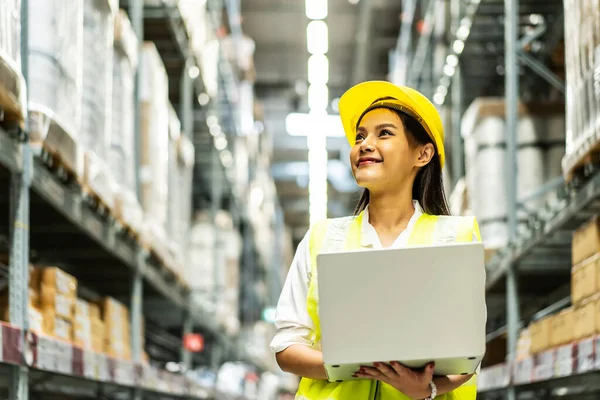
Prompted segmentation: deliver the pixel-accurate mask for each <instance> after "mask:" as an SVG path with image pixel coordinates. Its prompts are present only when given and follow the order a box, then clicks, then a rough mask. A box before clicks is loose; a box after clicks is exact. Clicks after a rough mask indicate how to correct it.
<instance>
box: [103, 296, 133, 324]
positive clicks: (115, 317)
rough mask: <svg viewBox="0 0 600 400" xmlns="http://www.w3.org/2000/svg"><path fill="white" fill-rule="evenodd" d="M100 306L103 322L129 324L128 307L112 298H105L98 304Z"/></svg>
mask: <svg viewBox="0 0 600 400" xmlns="http://www.w3.org/2000/svg"><path fill="white" fill-rule="evenodd" d="M98 306H99V307H100V312H101V314H102V315H101V317H102V320H103V321H104V322H105V323H108V322H110V321H114V322H119V321H124V322H129V310H128V309H127V307H126V306H125V305H124V304H122V303H120V302H118V301H117V300H115V299H113V298H112V297H104V298H103V299H101V300H100V301H99V302H98Z"/></svg>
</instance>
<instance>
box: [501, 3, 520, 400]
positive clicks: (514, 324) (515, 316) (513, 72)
mask: <svg viewBox="0 0 600 400" xmlns="http://www.w3.org/2000/svg"><path fill="white" fill-rule="evenodd" d="M504 13H505V18H504V41H505V43H504V47H505V57H504V59H505V63H506V66H505V85H506V99H505V102H506V134H507V137H506V149H507V151H506V153H507V170H506V183H507V186H506V192H507V194H508V210H507V211H508V226H509V235H510V236H509V238H510V243H511V244H514V243H515V239H516V236H517V174H518V168H517V119H518V107H519V104H518V102H519V65H518V60H517V51H518V49H517V45H518V16H519V2H518V0H504ZM509 256H510V255H509ZM519 314H520V310H519V292H518V287H517V275H516V271H515V265H514V263H511V264H510V265H509V267H508V270H507V272H506V318H507V322H508V323H507V325H508V347H507V352H508V354H507V362H508V364H509V365H512V363H513V360H514V357H515V352H516V349H517V340H518V335H519V332H518V330H519V320H520V315H519ZM507 398H508V400H514V399H515V398H516V394H515V388H514V386H513V385H510V386H509V388H508V391H507Z"/></svg>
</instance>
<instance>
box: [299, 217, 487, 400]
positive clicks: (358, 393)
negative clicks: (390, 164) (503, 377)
mask: <svg viewBox="0 0 600 400" xmlns="http://www.w3.org/2000/svg"><path fill="white" fill-rule="evenodd" d="M362 219H363V213H361V214H360V215H358V216H357V217H346V218H336V219H329V220H324V221H319V222H317V223H316V224H314V226H313V227H312V229H311V235H310V238H309V240H310V242H309V251H310V258H311V273H312V276H311V281H310V286H309V289H308V299H307V308H308V313H309V315H310V317H311V319H312V320H313V323H314V326H315V329H314V331H313V338H312V342H313V348H315V349H317V350H320V348H321V325H320V321H319V310H318V308H319V299H318V289H317V288H318V286H317V285H318V283H317V263H316V259H317V255H318V254H319V253H321V252H330V251H340V250H355V249H360V248H361V245H360V243H361V241H360V236H361V226H362ZM474 237H475V238H476V239H477V240H479V241H481V237H480V233H479V227H478V224H477V221H476V220H475V218H474V217H453V216H434V215H428V214H422V215H421V217H419V219H418V220H417V222H416V224H415V226H414V228H413V231H412V233H411V236H410V238H409V240H408V245H409V246H415V245H431V244H441V243H456V242H471V241H473V238H474ZM476 396H477V386H476V376H473V378H472V379H470V380H469V381H468V382H466V383H465V384H463V385H462V386H461V387H459V388H458V389H456V390H454V391H452V392H450V393H446V394H443V395H439V396H438V397H436V399H440V400H474V399H475V398H476ZM296 399H300V400H338V399H341V400H346V399H357V400H363V399H364V400H371V399H372V400H408V399H409V398H408V397H407V396H405V395H404V394H402V393H401V392H399V391H398V390H396V389H395V388H393V387H391V386H389V385H387V384H385V383H383V382H377V381H372V380H357V381H346V382H328V381H326V380H315V379H308V378H302V379H301V381H300V386H299V388H298V392H297V394H296Z"/></svg>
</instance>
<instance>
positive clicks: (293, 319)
mask: <svg viewBox="0 0 600 400" xmlns="http://www.w3.org/2000/svg"><path fill="white" fill-rule="evenodd" d="M413 205H414V208H415V212H414V214H413V216H412V217H411V218H410V220H409V222H408V225H407V226H406V229H405V230H404V231H402V232H401V233H400V234H399V235H398V237H397V238H396V240H395V241H394V243H393V244H392V246H391V247H392V248H400V247H405V246H406V245H407V244H408V238H409V237H410V235H411V233H412V231H413V228H414V226H415V223H416V222H417V220H418V219H419V217H420V216H421V214H423V209H422V208H421V206H420V204H419V202H418V201H416V200H415V201H413ZM310 232H311V231H310V229H309V231H308V232H307V233H306V235H305V236H304V238H303V239H302V241H301V242H300V244H299V245H298V248H297V250H296V254H295V256H294V259H293V261H292V265H291V266H290V270H289V272H288V275H287V278H286V280H285V284H284V285H283V290H282V291H281V295H280V297H279V302H278V303H277V311H276V315H275V328H276V330H277V332H276V333H275V336H274V338H273V340H272V342H271V350H272V351H273V352H275V353H279V352H281V351H283V350H285V349H287V348H288V347H290V346H292V345H294V344H302V345H306V346H311V345H312V341H311V336H312V335H311V333H312V331H313V330H314V324H313V321H312V319H311V318H310V315H309V314H308V310H307V308H306V301H307V297H308V288H309V285H310V278H311V259H310V253H309V238H310ZM473 236H474V237H473V240H474V241H477V240H478V238H477V237H476V235H475V234H474V235H473ZM361 247H362V248H369V249H381V248H382V247H383V246H382V245H381V241H380V239H379V236H378V234H377V231H375V228H374V227H373V225H371V224H370V223H369V208H368V207H367V208H366V209H365V212H364V214H363V220H362V227H361Z"/></svg>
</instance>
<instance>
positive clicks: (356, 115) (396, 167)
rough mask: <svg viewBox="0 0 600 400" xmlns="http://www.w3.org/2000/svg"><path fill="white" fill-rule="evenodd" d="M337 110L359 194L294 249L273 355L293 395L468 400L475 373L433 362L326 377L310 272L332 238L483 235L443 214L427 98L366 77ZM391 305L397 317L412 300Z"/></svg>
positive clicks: (346, 244)
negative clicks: (352, 209)
mask: <svg viewBox="0 0 600 400" xmlns="http://www.w3.org/2000/svg"><path fill="white" fill-rule="evenodd" d="M339 108H340V117H341V120H342V124H343V126H344V132H345V134H346V137H347V139H348V142H349V144H350V145H351V146H352V149H351V151H350V165H351V167H352V172H353V175H354V178H355V179H356V182H357V184H358V185H359V186H361V187H363V188H364V193H363V195H362V197H361V200H360V201H359V203H358V206H357V209H356V213H355V215H354V216H352V217H347V218H339V219H328V220H324V221H319V222H317V223H315V224H313V225H312V226H311V228H310V230H309V232H307V234H306V236H305V238H304V239H303V241H302V242H301V243H300V245H299V246H298V249H297V252H296V256H295V258H294V261H293V263H292V266H291V268H290V271H289V273H288V277H287V279H286V283H285V285H284V288H283V291H282V293H281V297H280V300H279V304H278V306H277V315H276V318H275V325H276V328H277V333H276V335H275V337H274V339H273V342H272V349H273V351H274V352H275V353H276V356H277V361H278V363H279V365H280V367H281V368H282V369H283V370H284V371H287V372H290V373H294V374H296V375H298V376H301V377H302V380H301V382H300V387H299V390H298V394H297V396H296V398H297V399H310V400H320V399H350V398H353V399H382V400H388V399H433V398H436V396H437V397H438V398H440V399H446V400H450V399H452V400H471V399H475V397H476V387H475V379H474V377H472V376H435V377H434V376H433V372H434V366H433V365H427V366H426V367H425V368H424V369H423V370H421V371H414V370H411V369H408V368H406V367H404V366H402V365H401V364H399V363H397V362H391V363H388V362H381V363H376V364H375V365H374V367H364V368H361V369H360V370H358V371H356V373H355V375H354V377H355V378H360V379H359V380H351V381H344V382H329V381H328V380H327V374H326V371H325V369H324V367H323V355H322V353H321V330H320V325H321V324H320V319H319V312H318V310H319V307H318V303H319V301H318V295H317V294H318V291H317V274H316V271H317V255H318V254H319V252H320V251H321V249H329V250H331V249H332V246H333V245H332V243H342V244H341V245H339V247H340V248H339V250H344V251H349V250H361V249H380V248H390V247H391V248H398V247H406V246H414V245H435V244H441V243H456V242H470V241H481V238H480V237H479V228H478V225H477V221H476V220H475V218H474V217H452V216H449V215H448V214H449V212H448V205H447V203H446V198H445V194H444V189H443V184H442V167H443V165H444V129H443V126H442V123H441V119H440V116H439V114H438V112H437V110H436V109H435V107H434V106H433V104H431V102H430V101H429V100H428V99H427V98H425V97H424V96H423V95H422V94H420V93H419V92H417V91H415V90H413V89H410V88H407V87H398V86H395V85H392V84H391V83H388V82H379V81H375V82H364V83H361V84H359V85H356V86H354V87H353V88H351V89H350V90H348V91H347V92H346V93H345V94H344V95H343V96H342V97H341V99H340V103H339ZM340 238H341V240H340ZM415 264H416V266H415V267H418V262H416V263H415ZM424 290H425V288H424ZM397 307H398V313H399V315H400V314H401V313H402V307H411V306H410V305H405V304H399V305H397ZM440 328H441V329H452V327H440ZM348 334H351V333H350V332H348ZM406 345H407V346H410V343H406Z"/></svg>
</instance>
